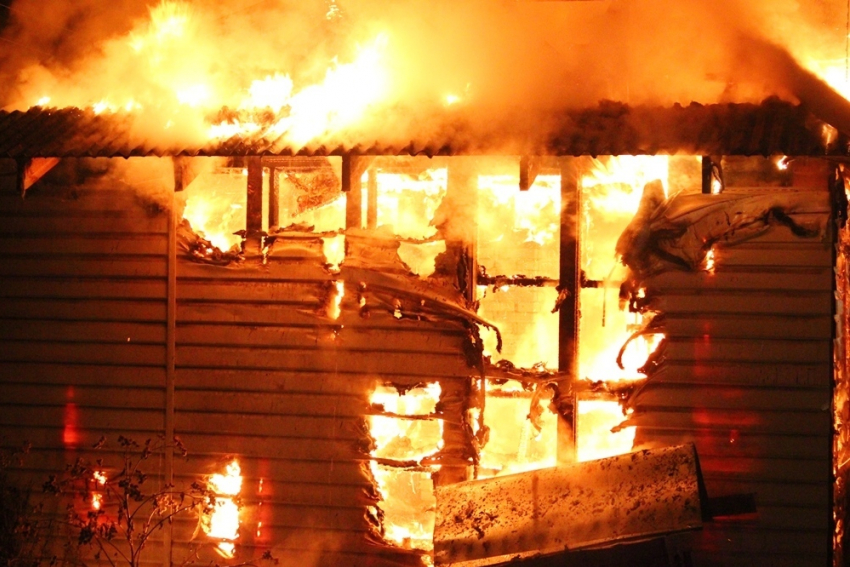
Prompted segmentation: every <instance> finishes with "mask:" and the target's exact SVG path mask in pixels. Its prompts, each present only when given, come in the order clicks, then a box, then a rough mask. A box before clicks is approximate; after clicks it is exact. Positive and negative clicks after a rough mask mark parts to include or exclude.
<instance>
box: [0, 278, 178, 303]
mask: <svg viewBox="0 0 850 567" xmlns="http://www.w3.org/2000/svg"><path fill="white" fill-rule="evenodd" d="M165 288H166V285H165V280H163V279H161V278H146V279H143V278H133V279H123V278H109V279H105V278H100V279H98V278H73V277H71V278H67V277H48V278H41V277H9V276H7V277H3V278H0V297H22V298H45V299H61V298H81V299H122V298H126V299H164V298H165V291H166V290H165Z"/></svg>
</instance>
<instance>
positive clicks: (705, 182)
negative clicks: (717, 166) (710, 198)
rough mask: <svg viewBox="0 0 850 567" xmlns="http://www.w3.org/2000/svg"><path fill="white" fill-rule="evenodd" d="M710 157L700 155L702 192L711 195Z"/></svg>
mask: <svg viewBox="0 0 850 567" xmlns="http://www.w3.org/2000/svg"><path fill="white" fill-rule="evenodd" d="M711 167H712V166H711V157H710V156H702V192H703V193H704V194H706V195H711Z"/></svg>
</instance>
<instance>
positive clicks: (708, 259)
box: [705, 247, 715, 274]
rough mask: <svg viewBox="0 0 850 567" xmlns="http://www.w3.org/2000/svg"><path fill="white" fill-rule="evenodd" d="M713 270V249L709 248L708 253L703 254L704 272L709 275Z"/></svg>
mask: <svg viewBox="0 0 850 567" xmlns="http://www.w3.org/2000/svg"><path fill="white" fill-rule="evenodd" d="M714 268H715V258H714V248H713V247H712V248H709V249H708V252H707V253H706V254H705V271H706V272H709V273H711V274H713V273H714Z"/></svg>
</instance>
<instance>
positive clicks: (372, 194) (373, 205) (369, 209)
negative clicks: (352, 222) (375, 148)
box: [366, 167, 378, 229]
mask: <svg viewBox="0 0 850 567" xmlns="http://www.w3.org/2000/svg"><path fill="white" fill-rule="evenodd" d="M366 199H367V203H366V228H369V229H375V228H378V172H376V171H375V168H374V167H370V168H369V177H368V179H367V180H366Z"/></svg>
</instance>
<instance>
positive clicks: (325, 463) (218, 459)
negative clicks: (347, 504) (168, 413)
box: [174, 440, 372, 497]
mask: <svg viewBox="0 0 850 567" xmlns="http://www.w3.org/2000/svg"><path fill="white" fill-rule="evenodd" d="M184 442H185V440H184ZM186 448H187V449H188V451H189V453H188V456H187V457H179V458H176V459H175V461H174V468H175V471H176V473H177V474H178V476H184V477H185V476H188V475H197V474H198V473H199V472H200V473H205V474H212V473H215V472H220V471H221V469H222V468H223V467H224V466H225V465H226V464H227V463H229V462H230V461H231V460H232V459H233V456H234V455H233V454H226V453H222V452H219V451H216V445H215V444H212V445H206V446H197V445H193V444H189V443H186ZM273 455H274V456H273ZM238 458H239V463H240V466H241V467H242V468H243V469H244V470H245V471H247V472H248V473H249V474H251V475H252V476H251V478H255V479H259V478H263V479H264V483H266V484H269V485H270V488H269V491H268V493H267V494H269V495H270V496H271V497H276V496H275V495H277V494H280V493H281V492H280V490H290V488H284V487H287V486H291V485H293V484H295V485H298V484H304V483H309V484H310V485H311V486H315V487H316V490H317V491H319V492H321V491H322V490H328V491H329V492H331V490H329V489H330V488H332V487H347V486H355V487H361V488H362V487H371V486H372V484H371V482H372V481H370V480H369V479H368V478H367V477H366V475H365V473H364V468H365V467H368V465H367V464H366V462H365V460H364V459H363V458H362V457H358V459H356V460H353V459H349V460H334V461H332V460H330V459H325V460H314V461H298V460H293V459H290V458H289V456H288V455H286V454H283V453H280V452H279V451H274V452H271V453H266V454H264V455H259V456H251V455H246V454H245V453H240V454H239V456H238ZM252 471H253V472H252ZM329 485H330V486H329ZM278 486H280V487H281V488H280V489H278V488H277V487H278ZM263 491H264V492H266V489H265V484H264V488H263Z"/></svg>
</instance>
